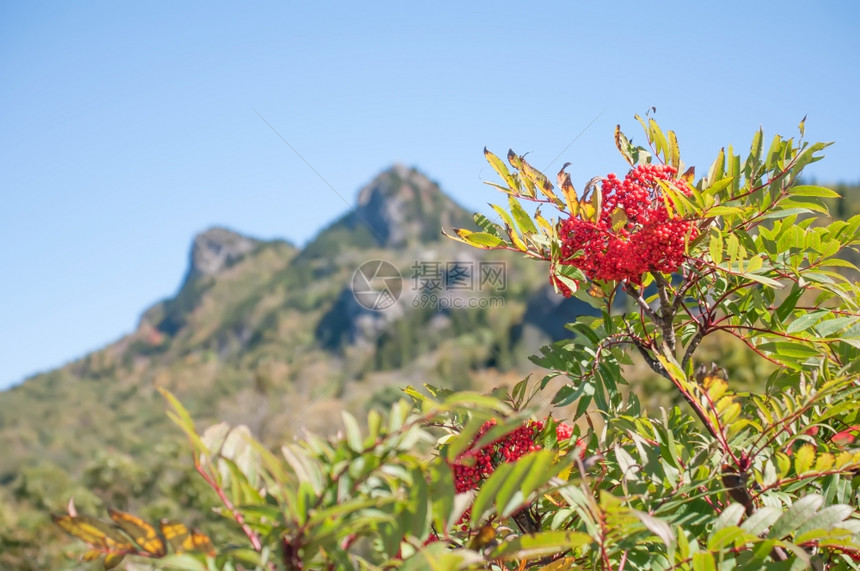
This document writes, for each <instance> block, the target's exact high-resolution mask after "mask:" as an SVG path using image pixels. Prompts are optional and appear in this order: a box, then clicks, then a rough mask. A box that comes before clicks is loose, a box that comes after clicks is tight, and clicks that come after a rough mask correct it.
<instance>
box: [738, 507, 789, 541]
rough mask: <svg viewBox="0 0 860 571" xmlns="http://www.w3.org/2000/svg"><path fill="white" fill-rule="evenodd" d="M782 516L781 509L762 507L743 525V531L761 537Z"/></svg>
mask: <svg viewBox="0 0 860 571" xmlns="http://www.w3.org/2000/svg"><path fill="white" fill-rule="evenodd" d="M781 516H782V510H781V509H779V508H776V507H773V506H762V507H760V508H758V509H757V510H756V511H755V513H753V514H752V515H751V516H750V517H748V518H747V519H746V521H744V522H743V523H742V524H741V529H743V530H744V531H746V532H747V533H751V534H753V535H761V534H762V533H764V532H765V531H766V530H767V529H768V528H769V527H770V526H772V525H773V524H774V522H775V521H776V520H778V519H779V518H780V517H781Z"/></svg>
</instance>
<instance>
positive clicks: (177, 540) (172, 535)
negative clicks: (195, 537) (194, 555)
mask: <svg viewBox="0 0 860 571" xmlns="http://www.w3.org/2000/svg"><path fill="white" fill-rule="evenodd" d="M161 533H162V534H163V535H164V539H166V540H167V542H168V543H170V547H172V548H173V551H175V552H176V553H182V552H184V551H188V550H189V549H193V547H194V544H193V543H192V542H191V533H190V532H189V531H188V528H187V527H185V524H183V523H180V522H178V521H173V520H169V519H163V520H161Z"/></svg>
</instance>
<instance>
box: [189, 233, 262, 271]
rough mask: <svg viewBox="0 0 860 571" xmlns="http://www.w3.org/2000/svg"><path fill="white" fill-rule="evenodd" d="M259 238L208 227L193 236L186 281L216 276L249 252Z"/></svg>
mask: <svg viewBox="0 0 860 571" xmlns="http://www.w3.org/2000/svg"><path fill="white" fill-rule="evenodd" d="M259 244H260V241H259V240H254V239H253V238H248V237H247V236H242V235H241V234H238V233H236V232H233V231H232V230H228V229H226V228H220V227H215V228H210V229H209V230H206V231H205V232H201V233H200V234H198V235H197V236H195V237H194V241H193V242H192V244H191V256H190V257H191V259H190V264H189V269H188V277H187V278H186V281H188V280H191V279H195V278H199V277H203V276H216V275H218V274H219V273H220V272H221V271H222V270H224V269H225V268H227V267H229V266H230V265H232V264H234V263H235V262H236V261H238V260H239V259H240V258H241V257H242V256H244V255H245V254H248V253H249V252H251V251H252V250H253V249H254V248H255V247H257V245H259Z"/></svg>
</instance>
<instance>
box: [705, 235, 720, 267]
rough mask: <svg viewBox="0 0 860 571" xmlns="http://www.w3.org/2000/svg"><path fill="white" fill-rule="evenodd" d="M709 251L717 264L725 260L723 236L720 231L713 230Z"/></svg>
mask: <svg viewBox="0 0 860 571" xmlns="http://www.w3.org/2000/svg"><path fill="white" fill-rule="evenodd" d="M708 252H709V253H710V254H711V260H712V261H713V262H714V263H715V264H720V262H722V261H723V236H722V234H720V232H712V233H711V237H710V241H709V243H708Z"/></svg>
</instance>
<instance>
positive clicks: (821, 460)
mask: <svg viewBox="0 0 860 571" xmlns="http://www.w3.org/2000/svg"><path fill="white" fill-rule="evenodd" d="M835 461H836V458H834V457H833V454H830V453H829V452H825V453H824V454H821V455H820V456H819V457H818V458H817V459H816V460H815V471H816V472H825V471H827V470H829V469H830V468H832V467H833V463H834V462H835Z"/></svg>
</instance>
